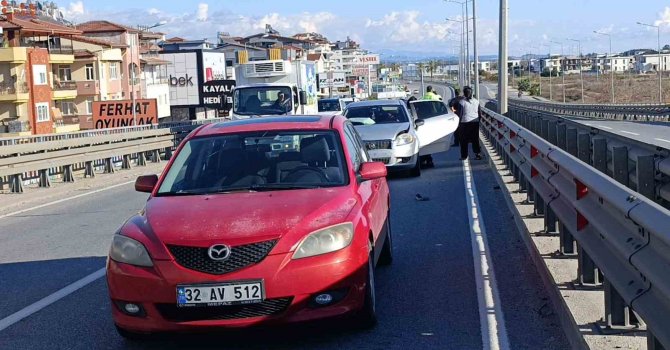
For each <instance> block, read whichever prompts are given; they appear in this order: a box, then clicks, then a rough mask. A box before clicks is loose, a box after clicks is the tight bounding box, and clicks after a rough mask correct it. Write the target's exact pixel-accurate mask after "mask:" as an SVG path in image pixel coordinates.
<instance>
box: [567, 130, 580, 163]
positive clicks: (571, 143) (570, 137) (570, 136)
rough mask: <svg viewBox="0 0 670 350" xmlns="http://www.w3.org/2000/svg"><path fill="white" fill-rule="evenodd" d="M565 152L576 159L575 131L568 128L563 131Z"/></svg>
mask: <svg viewBox="0 0 670 350" xmlns="http://www.w3.org/2000/svg"><path fill="white" fill-rule="evenodd" d="M565 146H566V147H565V150H566V151H567V152H568V153H570V154H571V155H573V156H575V157H577V129H575V128H569V129H567V130H566V131H565Z"/></svg>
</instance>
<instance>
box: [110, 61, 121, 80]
mask: <svg viewBox="0 0 670 350" xmlns="http://www.w3.org/2000/svg"><path fill="white" fill-rule="evenodd" d="M118 78H119V66H118V65H117V64H116V62H114V63H110V64H109V79H118Z"/></svg>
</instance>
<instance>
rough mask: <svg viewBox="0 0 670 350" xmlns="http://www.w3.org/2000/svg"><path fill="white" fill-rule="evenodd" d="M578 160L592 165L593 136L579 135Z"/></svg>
mask: <svg viewBox="0 0 670 350" xmlns="http://www.w3.org/2000/svg"><path fill="white" fill-rule="evenodd" d="M577 152H578V153H577V158H579V160H581V161H582V162H584V163H586V164H591V134H579V136H578V137H577Z"/></svg>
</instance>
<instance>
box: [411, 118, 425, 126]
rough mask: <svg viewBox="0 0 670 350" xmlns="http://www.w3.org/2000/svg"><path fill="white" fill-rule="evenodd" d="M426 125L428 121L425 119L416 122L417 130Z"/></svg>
mask: <svg viewBox="0 0 670 350" xmlns="http://www.w3.org/2000/svg"><path fill="white" fill-rule="evenodd" d="M424 124H426V121H425V120H423V119H417V120H415V121H414V126H416V127H417V128H418V127H420V126H422V125H424Z"/></svg>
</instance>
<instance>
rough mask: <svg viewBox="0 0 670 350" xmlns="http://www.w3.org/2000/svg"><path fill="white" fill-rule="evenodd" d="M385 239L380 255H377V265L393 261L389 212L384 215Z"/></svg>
mask: <svg viewBox="0 0 670 350" xmlns="http://www.w3.org/2000/svg"><path fill="white" fill-rule="evenodd" d="M384 226H385V227H386V239H385V240H384V246H383V247H382V252H381V255H380V256H379V261H378V262H377V263H378V264H379V265H383V266H387V265H391V263H392V262H393V238H392V234H391V212H390V211H389V213H388V214H387V215H386V222H385V225H384Z"/></svg>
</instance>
